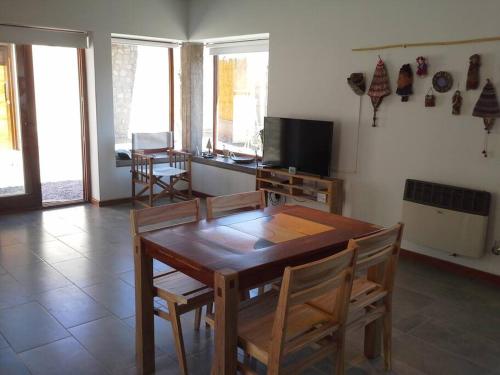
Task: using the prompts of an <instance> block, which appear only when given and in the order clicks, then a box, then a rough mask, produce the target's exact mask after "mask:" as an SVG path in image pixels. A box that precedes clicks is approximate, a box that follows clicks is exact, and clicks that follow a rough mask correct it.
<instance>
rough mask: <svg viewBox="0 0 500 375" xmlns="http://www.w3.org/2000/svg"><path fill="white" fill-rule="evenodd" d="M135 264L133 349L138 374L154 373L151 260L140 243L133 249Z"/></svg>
mask: <svg viewBox="0 0 500 375" xmlns="http://www.w3.org/2000/svg"><path fill="white" fill-rule="evenodd" d="M134 264H135V268H134V269H135V311H136V315H135V323H136V325H135V347H136V362H137V369H138V370H139V373H140V374H152V373H153V372H154V371H155V337H154V310H153V308H154V306H153V301H154V296H153V259H152V258H151V257H150V256H148V255H146V254H144V251H143V250H142V249H141V246H140V243H139V244H136V245H135V249H134Z"/></svg>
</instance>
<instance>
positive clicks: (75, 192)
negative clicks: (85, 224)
mask: <svg viewBox="0 0 500 375" xmlns="http://www.w3.org/2000/svg"><path fill="white" fill-rule="evenodd" d="M33 73H34V82H35V100H36V121H37V133H38V151H39V158H40V179H41V184H42V202H43V203H54V202H68V201H76V200H82V199H83V170H82V168H83V163H82V138H81V137H82V136H81V117H80V116H81V113H80V91H79V72H78V51H77V49H76V48H66V47H49V46H33Z"/></svg>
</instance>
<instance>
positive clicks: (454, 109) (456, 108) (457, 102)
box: [451, 90, 462, 115]
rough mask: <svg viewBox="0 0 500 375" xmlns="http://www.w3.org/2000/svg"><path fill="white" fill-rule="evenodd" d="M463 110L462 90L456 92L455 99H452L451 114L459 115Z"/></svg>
mask: <svg viewBox="0 0 500 375" xmlns="http://www.w3.org/2000/svg"><path fill="white" fill-rule="evenodd" d="M461 109H462V93H461V92H460V90H457V91H455V94H453V98H452V99H451V113H452V114H453V115H459V114H460V110H461Z"/></svg>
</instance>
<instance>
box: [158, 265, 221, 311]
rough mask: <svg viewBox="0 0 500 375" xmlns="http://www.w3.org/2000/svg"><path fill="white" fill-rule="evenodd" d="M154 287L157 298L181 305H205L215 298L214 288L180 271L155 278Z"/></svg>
mask: <svg viewBox="0 0 500 375" xmlns="http://www.w3.org/2000/svg"><path fill="white" fill-rule="evenodd" d="M154 286H155V293H156V296H158V297H160V298H162V299H164V300H167V301H172V302H175V303H177V304H179V305H197V306H198V305H203V304H206V303H209V302H211V301H213V298H214V291H213V289H212V288H210V287H208V286H206V285H205V284H203V283H200V282H199V281H197V280H195V279H193V278H191V277H189V276H187V275H185V274H183V273H182V272H179V271H172V272H169V273H167V274H164V275H160V276H157V277H155V279H154Z"/></svg>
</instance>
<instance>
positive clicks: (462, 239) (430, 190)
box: [403, 180, 491, 258]
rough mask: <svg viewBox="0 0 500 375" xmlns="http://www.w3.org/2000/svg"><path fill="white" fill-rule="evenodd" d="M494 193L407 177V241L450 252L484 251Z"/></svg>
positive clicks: (470, 253)
mask: <svg viewBox="0 0 500 375" xmlns="http://www.w3.org/2000/svg"><path fill="white" fill-rule="evenodd" d="M490 201H491V195H490V193H488V192H485V191H478V190H471V189H465V188H461V187H456V186H448V185H442V184H436V183H433V182H425V181H418V180H406V185H405V192H404V197H403V222H404V223H405V230H404V237H405V240H407V241H410V242H413V243H415V244H420V245H424V246H427V247H431V248H434V249H439V250H443V251H445V252H447V253H450V254H457V255H463V256H467V257H473V258H479V257H481V256H482V255H483V254H484V251H485V245H486V244H485V242H486V231H487V227H488V215H489V211H490Z"/></svg>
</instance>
